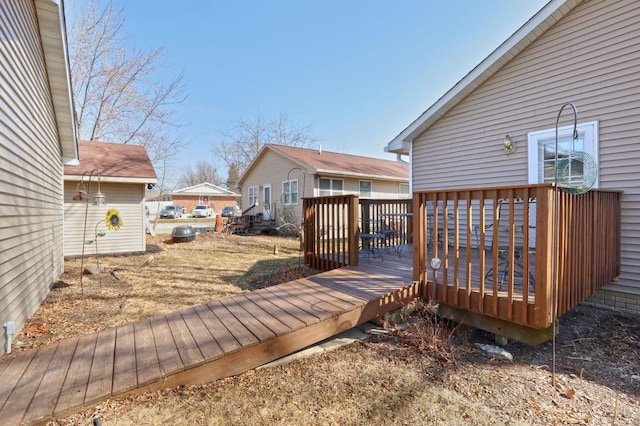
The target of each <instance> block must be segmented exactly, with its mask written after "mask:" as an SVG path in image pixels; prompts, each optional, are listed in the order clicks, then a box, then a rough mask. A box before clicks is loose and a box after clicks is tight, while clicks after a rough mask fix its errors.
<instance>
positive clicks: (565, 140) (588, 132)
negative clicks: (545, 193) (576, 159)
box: [528, 121, 598, 188]
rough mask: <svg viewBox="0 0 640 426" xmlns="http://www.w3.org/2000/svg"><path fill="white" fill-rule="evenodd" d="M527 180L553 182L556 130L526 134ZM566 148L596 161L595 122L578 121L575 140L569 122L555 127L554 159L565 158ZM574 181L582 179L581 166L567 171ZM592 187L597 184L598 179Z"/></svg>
mask: <svg viewBox="0 0 640 426" xmlns="http://www.w3.org/2000/svg"><path fill="white" fill-rule="evenodd" d="M528 142H529V183H543V182H554V181H555V158H556V129H555V128H553V129H547V130H541V131H536V132H530V133H529V134H528ZM570 151H583V152H586V153H587V154H589V155H591V156H592V157H593V158H594V160H595V161H596V163H597V162H598V122H597V121H590V122H588V123H582V124H578V139H575V140H574V139H573V125H570V126H565V127H560V128H558V160H560V159H562V158H566V157H567V156H568V154H569V152H570ZM571 174H572V178H573V179H574V181H578V182H579V181H580V180H581V179H582V169H581V168H580V167H576V168H575V169H572V170H571ZM594 187H596V188H597V187H598V182H597V180H596V183H595V185H594Z"/></svg>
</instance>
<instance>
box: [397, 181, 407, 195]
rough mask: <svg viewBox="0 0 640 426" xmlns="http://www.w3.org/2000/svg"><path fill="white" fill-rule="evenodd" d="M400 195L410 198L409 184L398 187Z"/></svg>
mask: <svg viewBox="0 0 640 426" xmlns="http://www.w3.org/2000/svg"><path fill="white" fill-rule="evenodd" d="M398 193H399V194H400V196H401V197H407V198H409V184H408V183H401V184H400V185H399V186H398Z"/></svg>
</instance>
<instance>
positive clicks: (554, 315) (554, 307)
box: [551, 102, 578, 388]
mask: <svg viewBox="0 0 640 426" xmlns="http://www.w3.org/2000/svg"><path fill="white" fill-rule="evenodd" d="M566 107H571V109H572V110H573V134H572V136H573V140H574V141H575V140H577V139H578V110H577V109H576V106H575V105H574V104H573V103H572V102H567V103H565V104H564V105H562V107H561V108H560V111H559V112H558V117H557V118H556V146H555V157H554V163H553V165H554V186H553V258H552V262H551V276H552V277H553V285H552V295H551V320H552V334H553V338H552V343H551V351H552V354H551V383H552V385H553V387H554V388H555V387H556V334H557V321H558V233H559V230H558V227H559V219H558V216H559V214H560V212H559V209H560V202H559V200H558V193H559V187H558V181H559V177H558V124H559V123H560V115H561V114H562V111H563V110H564V109H565V108H566Z"/></svg>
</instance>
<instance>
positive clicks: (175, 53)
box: [65, 0, 547, 177]
mask: <svg viewBox="0 0 640 426" xmlns="http://www.w3.org/2000/svg"><path fill="white" fill-rule="evenodd" d="M79 1H80V0H67V1H66V2H65V3H66V7H67V13H68V15H71V14H72V13H73V10H74V4H75V3H78V2H79ZM101 1H103V0H101ZM105 1H106V0H105ZM546 3H547V0H482V1H481V0H441V1H431V0H422V1H419V0H410V1H409V0H407V1H400V0H398V1H389V0H387V1H382V0H370V1H364V0H354V1H348V0H343V1H334V0H321V1H320V0H318V1H306V0H297V1H294V0H287V1H284V0H272V1H258V0H247V1H204V0H199V1H195V0H181V1H175V0H173V1H167V0H153V1H151V0H136V1H131V0H129V1H126V0H113V4H114V6H116V7H118V8H124V12H123V15H124V17H125V29H124V30H125V32H126V33H127V35H128V37H129V38H130V40H131V42H132V43H135V44H136V46H137V47H138V48H144V49H150V48H157V47H160V46H164V48H165V50H166V53H165V56H164V58H163V63H165V64H166V65H168V66H169V73H168V74H167V75H176V74H177V73H178V72H180V70H184V71H185V83H186V90H187V93H188V98H187V99H186V101H185V102H184V104H182V105H181V106H179V108H178V114H179V115H178V120H179V121H181V122H183V123H188V125H187V126H186V127H185V128H184V129H183V130H182V133H181V134H182V138H183V139H184V140H185V141H187V142H188V146H187V148H186V149H185V150H184V152H183V153H182V154H181V156H180V158H178V159H177V161H176V166H177V167H178V169H180V168H183V167H185V166H186V165H195V163H196V161H198V160H200V159H205V160H208V161H212V162H214V163H216V159H215V158H214V154H213V151H212V148H213V146H214V145H215V144H216V143H217V142H219V141H220V140H222V133H223V132H224V131H227V130H229V129H231V128H233V126H234V125H235V123H237V122H238V120H247V121H251V120H252V119H255V117H256V116H257V115H258V114H260V116H261V117H262V118H264V119H271V118H273V119H276V118H277V117H278V116H279V115H280V114H281V113H284V114H287V116H288V118H289V120H291V121H292V122H294V123H300V124H310V125H311V133H312V135H313V136H314V137H316V138H317V139H319V142H318V144H321V145H322V149H323V150H328V151H337V152H343V153H348V154H357V155H366V156H372V157H378V158H386V159H394V156H392V155H390V154H386V153H384V151H383V150H384V146H385V145H386V144H387V143H388V142H389V141H390V140H391V139H392V138H393V137H395V136H396V135H397V134H398V133H400V132H401V131H402V130H403V129H404V128H405V127H406V126H408V125H409V124H410V123H411V122H412V121H413V120H414V119H415V118H417V117H418V115H420V114H421V113H422V112H423V111H425V110H426V109H427V108H428V107H429V106H430V105H431V104H433V103H434V102H435V101H436V100H437V99H438V98H439V97H441V96H442V95H443V94H444V93H445V92H446V91H447V90H448V89H450V88H451V87H452V86H453V85H454V84H455V83H456V82H458V81H459V80H460V79H461V78H462V77H464V76H465V75H466V74H467V73H468V72H469V71H471V69H472V68H473V67H475V66H476V65H477V64H478V63H479V62H480V61H482V60H483V59H484V58H485V57H487V56H488V55H489V54H490V53H491V52H492V51H493V50H494V49H495V48H497V47H498V46H499V45H500V43H502V42H503V41H504V40H506V39H507V38H508V37H509V36H510V35H512V34H513V33H514V32H515V31H516V30H517V29H518V28H519V27H520V26H522V25H523V24H524V23H525V22H526V21H527V20H528V19H529V18H530V17H532V16H533V15H534V14H535V13H536V12H537V11H538V10H539V9H540V8H542V6H544V5H545V4H546ZM69 19H70V20H72V19H73V18H72V16H70V17H69ZM216 164H219V163H216ZM219 165H220V167H221V169H220V172H221V173H222V175H223V176H225V177H226V169H224V168H223V166H222V165H221V164H219Z"/></svg>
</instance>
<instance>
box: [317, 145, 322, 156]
mask: <svg viewBox="0 0 640 426" xmlns="http://www.w3.org/2000/svg"><path fill="white" fill-rule="evenodd" d="M318 155H322V145H320V147H319V148H318Z"/></svg>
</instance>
